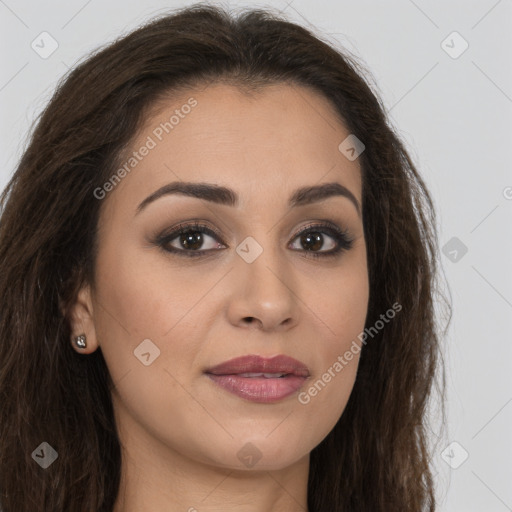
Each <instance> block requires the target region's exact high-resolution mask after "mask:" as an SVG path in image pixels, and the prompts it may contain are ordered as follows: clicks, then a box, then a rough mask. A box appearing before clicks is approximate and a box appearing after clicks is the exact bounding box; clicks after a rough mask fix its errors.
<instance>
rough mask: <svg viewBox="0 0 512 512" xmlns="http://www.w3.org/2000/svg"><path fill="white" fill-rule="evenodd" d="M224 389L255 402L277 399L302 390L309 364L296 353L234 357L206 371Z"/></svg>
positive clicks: (267, 401)
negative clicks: (294, 354) (300, 359)
mask: <svg viewBox="0 0 512 512" xmlns="http://www.w3.org/2000/svg"><path fill="white" fill-rule="evenodd" d="M205 373H206V375H207V376H208V377H209V378H210V379H211V380H212V381H213V382H214V383H216V384H218V385H219V386H220V387H222V388H223V389H225V390H227V391H229V392H231V393H233V394H235V395H237V396H240V397H241V398H245V399H247V400H250V401H253V402H262V403H269V402H276V401H279V400H282V399H284V398H286V397H287V396H289V395H291V394H293V393H295V392H296V391H298V390H299V389H300V388H301V387H302V386H303V384H304V382H305V381H306V379H307V378H308V377H309V369H308V367H307V366H306V365H305V364H304V363H302V362H300V361H297V360H296V359H293V358H292V357H288V356H285V355H279V356H275V357H272V358H264V357H261V356H257V355H250V356H242V357H238V358H235V359H231V360H229V361H226V362H224V363H221V364H219V365H217V366H214V367H212V368H209V369H208V370H206V371H205Z"/></svg>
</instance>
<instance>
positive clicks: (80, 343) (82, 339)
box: [73, 334, 87, 348]
mask: <svg viewBox="0 0 512 512" xmlns="http://www.w3.org/2000/svg"><path fill="white" fill-rule="evenodd" d="M86 340H87V338H86V336H85V334H80V335H79V336H76V337H75V338H73V343H74V344H75V345H76V346H77V347H78V348H85V347H87V341H86Z"/></svg>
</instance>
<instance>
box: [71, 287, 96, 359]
mask: <svg viewBox="0 0 512 512" xmlns="http://www.w3.org/2000/svg"><path fill="white" fill-rule="evenodd" d="M69 319H70V327H71V340H70V343H71V346H72V347H73V349H74V350H76V351H77V352H78V353H79V354H90V353H92V352H94V351H95V350H96V349H97V348H98V346H99V345H98V339H97V336H96V328H95V326H94V310H93V307H92V296H91V289H90V286H89V285H86V286H84V287H83V288H81V289H80V291H79V292H78V294H77V298H76V301H75V303H74V304H73V305H72V306H71V307H70V309H69ZM80 334H85V337H86V344H87V345H86V347H85V348H80V347H78V346H77V345H76V344H75V343H73V339H74V338H76V337H77V336H79V335H80Z"/></svg>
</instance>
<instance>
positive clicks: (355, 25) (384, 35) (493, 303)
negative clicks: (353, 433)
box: [0, 0, 512, 512]
mask: <svg viewBox="0 0 512 512" xmlns="http://www.w3.org/2000/svg"><path fill="white" fill-rule="evenodd" d="M191 3H192V2H185V1H177V0H175V1H167V2H166V1H164V0H160V1H159V0H152V1H149V0H146V1H145V2H140V1H138V0H137V1H135V0H102V1H99V0H89V1H87V0H69V1H67V2H60V1H57V0H47V1H45V2H37V1H35V0H31V1H28V0H0V34H1V35H0V37H1V43H2V46H1V48H2V52H1V55H2V66H1V68H0V107H1V112H2V116H1V126H0V130H1V134H0V189H3V188H4V187H5V185H6V184H7V181H8V179H9V177H10V175H11V174H12V172H13V171H14V169H15V167H16V164H17V162H18V160H19V158H20V155H21V154H22V151H23V149H24V147H25V145H26V138H27V133H28V131H29V129H30V127H31V124H32V123H33V121H34V120H35V118H36V115H37V114H38V113H39V112H40V111H41V109H42V108H43V106H44V105H45V104H46V102H47V101H48V99H49V98H50V95H51V93H52V92H53V90H54V88H55V86H56V84H57V82H58V80H59V79H60V78H61V77H62V76H63V74H65V73H66V72H67V71H68V69H69V68H70V67H72V66H73V64H74V63H76V62H77V61H78V60H79V59H82V58H83V57H84V56H85V55H87V54H88V52H90V51H91V50H93V49H95V48H97V47H98V46H101V45H104V44H105V43H107V42H109V41H111V40H112V39H114V38H115V37H118V36H119V35H121V34H124V33H127V32H128V31H130V30H131V29H133V28H135V27H136V26H137V25H139V24H140V23H142V22H143V21H146V20H147V19H149V18H150V17H152V16H154V15H156V14H159V13H162V12H163V11H168V10H170V9H173V8H176V7H182V6H185V5H189V4H191ZM222 5H227V6H230V7H233V8H234V9H238V8H241V7H242V6H254V7H257V6H258V7H264V6H272V7H273V8H275V9H279V10H282V12H283V14H284V15H286V16H287V17H288V18H289V19H291V20H293V21H296V22H298V23H300V24H303V25H305V26H307V27H309V28H310V29H312V30H313V31H315V33H317V34H318V35H321V36H322V37H323V38H324V39H327V40H329V41H331V42H332V44H335V45H338V46H340V47H344V48H347V49H348V50H349V51H350V52H352V53H353V54H355V55H356V56H358V58H359V59H360V60H361V62H362V63H363V64H364V65H365V66H366V67H367V68H368V70H369V71H370V72H371V74H372V76H373V79H374V80H375V82H376V88H375V89H374V90H375V91H376V92H377V93H378V94H379V95H380V96H381V97H382V99H383V101H384V104H385V105H386V108H387V110H388V114H389V117H390V120H391V123H392V125H393V126H394V127H395V129H396V131H397V132H398V134H399V136H400V137H401V138H402V139H403V140H404V141H405V142H406V145H407V147H408V150H409V152H410V154H411V156H412V158H413V160H414V162H415V164H416V165H417V166H418V168H419V170H420V172H421V173H422V175H423V176H424V178H425V180H426V182H427V185H428V186H429V188H430V191H431V193H432V195H433V197H434V201H435V206H436V209H437V215H438V229H439V235H440V245H441V247H442V248H443V251H442V253H441V255H440V264H441V265H442V268H443V269H444V273H445V276H446V280H447V282H448V283H449V287H450V290H451V294H452V301H453V318H452V322H451V325H450V329H449V331H448V334H447V336H446V338H445V340H444V341H443V347H444V352H445V358H446V365H447V377H448V379H447V386H448V389H447V399H448V401H447V412H448V422H447V427H448V428H447V433H446V434H445V436H446V439H444V440H442V441H441V444H440V446H439V447H438V449H436V450H435V452H434V460H435V465H436V481H437V482H438V487H439V498H440V500H441V505H440V507H439V510H440V511H443V512H472V511H474V512H481V511H483V510H485V511H486V512H505V511H507V510H509V511H512V486H511V485H510V484H511V482H512V457H511V455H512V440H511V432H512V371H511V366H512V364H511V361H512V339H511V327H512V322H511V319H512V273H511V272H510V267H511V265H510V262H511V260H512V236H511V234H512V233H511V229H510V221H511V220H512V173H511V164H512V157H511V151H510V149H511V147H512V129H511V119H512V68H511V62H512V51H511V46H512V45H511V40H512V2H511V1H510V0H499V1H496V0H481V1H472V2H469V1H462V0H458V1H450V2H448V1H444V2H443V1H439V0H436V1H426V0H415V1H413V0H394V1H388V2H381V1H377V0H373V1H368V0H367V1H360V2H355V1H353V2H349V1H347V0H343V1H334V0H315V1H314V2H313V1H306V0H291V1H288V2H285V1H284V0H275V1H273V2H241V1H240V2H235V1H233V2H224V3H223V4H222ZM43 32H46V33H47V34H48V35H46V34H43V35H41V34H42V33H43ZM41 38H46V39H45V43H44V45H43V43H41V42H40V41H41ZM33 41H35V43H34V44H33ZM38 41H39V43H38ZM36 44H39V50H38V51H35V50H34V49H33V46H35V45H36ZM52 44H53V45H54V46H55V45H58V47H57V48H56V49H55V51H54V52H53V53H52V54H51V55H50V56H46V55H41V53H42V48H41V47H42V46H44V47H45V48H46V50H45V51H49V50H51V49H52V46H51V45H52ZM43 57H46V58H43ZM377 88H378V90H377ZM433 436H434V438H435V437H436V432H433ZM368 485H371V482H368Z"/></svg>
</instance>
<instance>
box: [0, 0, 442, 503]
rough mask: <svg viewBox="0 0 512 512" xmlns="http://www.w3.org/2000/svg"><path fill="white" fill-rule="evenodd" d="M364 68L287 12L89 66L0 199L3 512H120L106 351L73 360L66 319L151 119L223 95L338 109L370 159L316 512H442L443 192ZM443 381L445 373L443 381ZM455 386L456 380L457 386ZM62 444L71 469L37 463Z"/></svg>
mask: <svg viewBox="0 0 512 512" xmlns="http://www.w3.org/2000/svg"><path fill="white" fill-rule="evenodd" d="M365 75H366V76H367V77H368V76H370V74H369V72H368V71H367V70H364V68H363V67H362V66H361V65H360V64H359V63H358V62H357V60H356V59H355V58H354V57H353V56H351V55H349V54H348V52H342V51H341V50H339V49H335V47H334V46H332V45H330V44H328V43H325V42H323V41H322V40H321V39H319V38H318V37H316V36H314V35H313V34H312V33H311V32H310V31H308V30H306V29H305V28H303V27H301V26H298V25H296V24H294V23H291V22H289V21H287V20H285V19H284V18H283V17H281V16H278V15H276V14H274V13H272V11H268V10H267V11H264V10H252V11H245V12H242V13H240V14H239V15H238V16H237V17H234V16H233V15H232V14H230V13H228V12H226V11H225V10H223V9H220V8H217V7H212V6H208V5H203V4H196V5H194V6H191V7H188V8H184V9H180V10H179V11H177V12H173V13H171V14H168V15H165V16H162V17H159V18H157V19H155V20H152V21H151V22H149V23H147V24H146V25H145V26H142V27H141V28H139V29H137V30H135V31H134V32H132V33H130V34H129V35H127V36H125V37H123V38H121V39H119V40H117V41H116V42H114V43H112V44H110V45H109V46H107V47H106V48H103V49H101V50H100V51H97V52H96V53H95V54H94V55H92V56H91V57H89V58H88V59H87V60H85V61H84V62H82V63H81V64H80V65H78V66H77V67H76V68H75V69H73V70H72V71H71V72H70V73H69V74H68V75H67V76H66V77H65V79H63V80H62V81H61V83H60V85H59V87H58V88H57V90H56V92H55V94H54V96H53V98H52V99H51V101H50V102H49V104H48V105H47V107H46V109H45V110H44V111H43V112H42V114H41V115H40V118H39V119H38V122H37V125H36V127H35V129H34V131H33V133H32V135H31V139H30V144H29V146H28V147H27V149H26V151H25V152H24V154H23V156H22V158H21V160H20V162H19V165H18V167H17V169H16V171H15V173H14V175H13V176H12V179H11V180H10V182H9V183H8V185H7V187H6V189H5V190H4V192H3V194H2V196H1V198H0V207H1V208H2V215H1V221H0V297H1V300H2V303H1V307H0V404H1V405H0V503H1V504H2V506H3V509H4V512H26V511H27V510H30V511H45V512H46V511H48V512H50V511H51V512H70V511H73V512H91V511H99V512H111V510H112V508H113V505H114V503H115V500H116V497H117V493H118V488H119V481H120V467H121V453H120V446H119V439H118V436H117V433H116V425H115V422H114V416H113V409H112V403H111V399H110V390H111V389H112V385H113V383H112V381H111V379H110V375H109V372H108V369H107V366H106V364H105V360H104V358H103V356H102V353H101V349H98V350H96V351H95V352H94V353H93V354H91V355H89V356H87V357H84V356H82V355H78V354H77V353H76V352H75V351H74V350H73V348H72V347H71V346H70V337H71V330H70V322H69V318H68V314H67V311H68V308H69V306H70V304H72V302H73V300H74V299H75V297H76V293H77V290H78V289H79V288H80V287H81V286H82V285H83V284H84V283H89V284H91V285H92V286H94V268H95V257H96V249H97V246H96V242H97V237H96V227H97V223H98V218H99V212H100V206H101V204H102V203H101V201H98V199H97V198H96V197H95V195H94V194H93V191H94V190H95V189H96V188H97V187H101V185H102V184H104V183H105V182H106V181H107V180H108V178H109V177H110V176H112V174H113V171H114V170H115V169H116V166H117V165H119V157H120V155H121V153H122V151H123V148H126V147H127V146H128V145H129V143H130V141H131V140H133V137H134V135H135V134H136V132H137V130H138V129H139V128H140V126H141V123H142V122H143V120H144V116H145V115H146V113H147V112H148V109H149V108H150V107H151V106H152V105H155V102H156V101H157V100H158V99H159V98H161V97H163V96H164V95H165V94H168V93H169V91H176V90H178V89H180V88H181V89H185V88H187V87H192V86H194V85H198V84H204V83H206V82H209V81H212V80H213V81H229V82H230V83H234V84H236V85H238V86H240V87H246V88H249V89H250V88H251V87H258V86H262V85H264V84H266V83H285V82H286V83H289V84H292V85H300V86H305V87H310V88H312V89H314V90H316V91H318V92H320V93H321V94H322V95H323V96H325V97H326V98H327V99H328V100H329V101H330V102H331V104H332V107H333V109H334V111H335V112H336V113H337V114H338V115H339V118H340V120H341V121H342V122H343V123H344V124H345V126H346V127H347V129H348V130H349V132H350V133H352V134H355V135H356V136H357V138H358V139H360V140H361V141H363V142H364V144H365V146H366V147H365V150H364V152H363V153H362V154H361V155H360V157H359V158H360V163H361V168H362V179H363V218H364V232H365V236H366V243H367V251H368V271H369V278H370V301H369V309H368V315H367V319H366V325H367V326H373V325H374V324H375V322H376V321H377V320H378V319H379V315H380V314H382V313H383V312H385V311H386V310H388V309H389V308H390V305H391V304H394V303H395V302H398V303H399V304H401V305H402V307H403V309H402V311H401V312H400V314H398V315H396V317H395V318H394V320H393V321H392V322H390V323H389V324H388V325H387V326H386V328H385V329H382V330H380V331H379V332H378V334H376V335H375V336H374V337H373V338H372V339H371V340H369V341H368V343H367V344H366V345H365V346H364V347H363V349H362V352H361V359H360V363H359V370H358V374H357V378H356V382H355V385H354V388H353V391H352V394H351V397H350V400H349V402H348V404H347V407H346V409H345V411H344V413H343V414H342V416H341V418H340V420H339V421H338V423H337V424H336V426H335V427H334V429H333V430H332V431H331V432H330V433H329V434H328V436H327V437H326V438H325V439H324V440H323V442H322V443H321V444H320V445H319V446H317V447H316V448H315V449H314V450H313V451H312V452H311V459H310V460H311V464H310V474H309V484H308V507H309V510H310V512H327V511H329V512H350V511H371V512H378V511H382V512H390V511H393V512H397V511H408V512H412V511H414V512H417V511H420V510H429V511H433V510H434V509H435V489H434V485H433V480H432V473H431V469H430V458H431V457H430V453H429V448H428V444H429V443H428V437H427V431H428V430H427V412H428V407H427V406H428V403H429V399H430V397H431V394H432V393H431V392H432V389H433V387H434V386H433V383H434V382H435V381H436V379H435V377H436V375H437V373H436V368H438V367H440V365H439V364H438V363H440V362H442V361H441V359H440V357H439V355H440V351H439V340H440V337H441V335H440V334H439V329H438V327H437V321H436V319H435V312H434V307H433V304H434V302H433V297H434V294H435V292H436V286H435V283H436V274H437V272H436V256H437V250H438V249H437V234H436V224H435V214H434V209H433V204H432V200H431V197H430V195H429V192H428V190H427V188H426V186H425V184H424V182H423V180H422V179H421V177H420V175H419V174H418V172H417V170H416V169H415V166H414V164H413V162H412V161H411V158H410V157H409V155H408V154H407V152H406V149H405V147H404V144H403V143H402V142H401V141H400V139H399V138H398V136H397V135H396V134H395V133H394V130H393V129H392V128H391V126H390V125H389V122H388V120H387V117H386V114H385V108H384V106H383V104H382V103H381V100H379V99H378V97H377V95H376V94H375V93H374V92H372V89H371V87H370V85H369V82H367V80H366V79H365ZM443 377H444V372H443ZM443 384H444V378H443ZM42 442H47V443H48V444H49V445H51V446H52V447H53V448H54V449H55V450H56V452H57V453H58V463H54V464H52V465H51V466H50V467H49V468H48V469H46V470H43V469H42V468H41V467H39V465H38V464H36V463H35V462H34V460H33V452H34V450H35V449H36V448H38V447H39V446H40V444H41V443H42Z"/></svg>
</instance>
